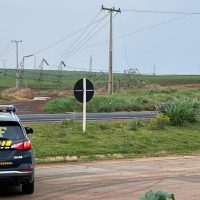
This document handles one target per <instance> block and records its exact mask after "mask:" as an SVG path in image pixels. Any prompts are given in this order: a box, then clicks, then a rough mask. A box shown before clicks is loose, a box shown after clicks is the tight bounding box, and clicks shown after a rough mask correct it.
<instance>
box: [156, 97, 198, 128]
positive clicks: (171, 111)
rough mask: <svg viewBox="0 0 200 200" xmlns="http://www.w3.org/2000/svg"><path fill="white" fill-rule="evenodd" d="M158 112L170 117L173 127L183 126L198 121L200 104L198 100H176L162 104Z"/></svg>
mask: <svg viewBox="0 0 200 200" xmlns="http://www.w3.org/2000/svg"><path fill="white" fill-rule="evenodd" d="M157 110H158V111H159V112H160V113H162V114H164V115H166V116H168V117H169V119H170V124H171V125H183V124H185V123H190V122H195V121H197V117H198V113H199V111H200V103H199V102H198V101H197V99H189V98H185V99H174V100H171V101H167V102H164V103H162V104H160V105H159V106H158V107H157Z"/></svg>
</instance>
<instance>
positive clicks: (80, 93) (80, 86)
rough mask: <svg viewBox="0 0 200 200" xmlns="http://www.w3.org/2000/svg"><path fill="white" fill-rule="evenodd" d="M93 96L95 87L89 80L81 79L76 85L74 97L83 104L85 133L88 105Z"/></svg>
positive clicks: (84, 129)
mask: <svg viewBox="0 0 200 200" xmlns="http://www.w3.org/2000/svg"><path fill="white" fill-rule="evenodd" d="M93 95H94V86H93V84H92V83H91V82H90V81H89V80H88V79H86V78H84V79H80V80H78V81H77V82H76V84H75V85H74V96H75V98H76V100H77V101H79V102H80V103H83V132H85V131H86V104H87V102H88V101H90V100H91V99H92V97H93Z"/></svg>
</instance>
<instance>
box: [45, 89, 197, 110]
mask: <svg viewBox="0 0 200 200" xmlns="http://www.w3.org/2000/svg"><path fill="white" fill-rule="evenodd" d="M199 96H200V90H199V89H193V90H174V89H161V90H138V91H133V92H121V93H118V94H114V95H111V96H103V95H99V96H94V98H93V99H92V100H91V101H90V102H89V103H88V104H87V112H115V111H142V110H155V109H156V105H158V104H160V103H161V102H163V101H166V100H173V99H174V98H175V97H176V98H177V99H182V98H185V97H190V98H191V99H193V98H197V99H198V98H199ZM81 110H82V104H80V103H78V102H77V101H76V100H75V97H65V98H57V99H54V100H52V101H49V102H48V103H47V104H46V105H45V107H44V111H45V112H47V113H59V112H80V111H81Z"/></svg>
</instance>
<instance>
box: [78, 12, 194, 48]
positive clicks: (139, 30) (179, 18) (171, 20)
mask: <svg viewBox="0 0 200 200" xmlns="http://www.w3.org/2000/svg"><path fill="white" fill-rule="evenodd" d="M189 16H191V14H187V15H184V16H181V17H176V18H173V19H170V20H166V21H164V22H161V23H158V24H153V25H150V26H147V27H144V28H141V29H138V30H136V31H133V32H130V33H126V34H124V35H121V36H118V37H116V38H113V40H119V39H122V38H124V37H128V36H131V35H134V34H137V33H141V32H144V31H148V30H150V29H154V28H157V27H160V26H163V25H166V24H170V23H173V22H175V21H179V20H181V19H184V18H187V17H189ZM108 42H109V40H105V41H101V42H98V43H95V44H92V45H88V46H86V47H84V48H82V49H81V50H83V49H86V48H90V47H94V46H98V45H102V44H107V43H108Z"/></svg>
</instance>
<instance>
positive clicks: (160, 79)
mask: <svg viewBox="0 0 200 200" xmlns="http://www.w3.org/2000/svg"><path fill="white" fill-rule="evenodd" d="M58 74H59V73H58V71H53V70H48V71H47V70H44V73H43V75H42V77H40V71H36V70H25V71H24V87H29V88H33V89H39V88H41V89H46V90H52V89H58V90H72V89H73V86H74V84H75V82H76V81H77V80H79V79H80V78H88V79H90V80H91V81H92V82H93V83H94V84H95V87H96V88H101V87H106V86H107V82H108V74H107V73H103V72H93V73H92V74H90V73H88V72H81V71H79V72H78V71H63V76H62V77H59V76H58ZM113 77H114V84H117V83H118V82H119V81H122V82H123V81H125V80H127V77H126V76H125V75H124V73H121V74H120V73H115V74H114V75H113ZM142 77H143V79H144V81H145V82H147V83H149V84H159V85H161V86H171V85H181V84H197V83H200V75H156V76H153V75H142ZM40 78H41V79H42V80H43V81H42V84H41V86H39V81H38V80H39V79H40ZM134 78H135V76H132V78H131V79H132V82H131V84H130V87H134V86H135V83H134ZM58 80H59V81H61V82H62V85H60V86H59V87H58V86H57V84H56V83H58ZM14 86H15V70H14V69H8V70H5V69H0V88H1V89H4V88H8V87H14Z"/></svg>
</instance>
